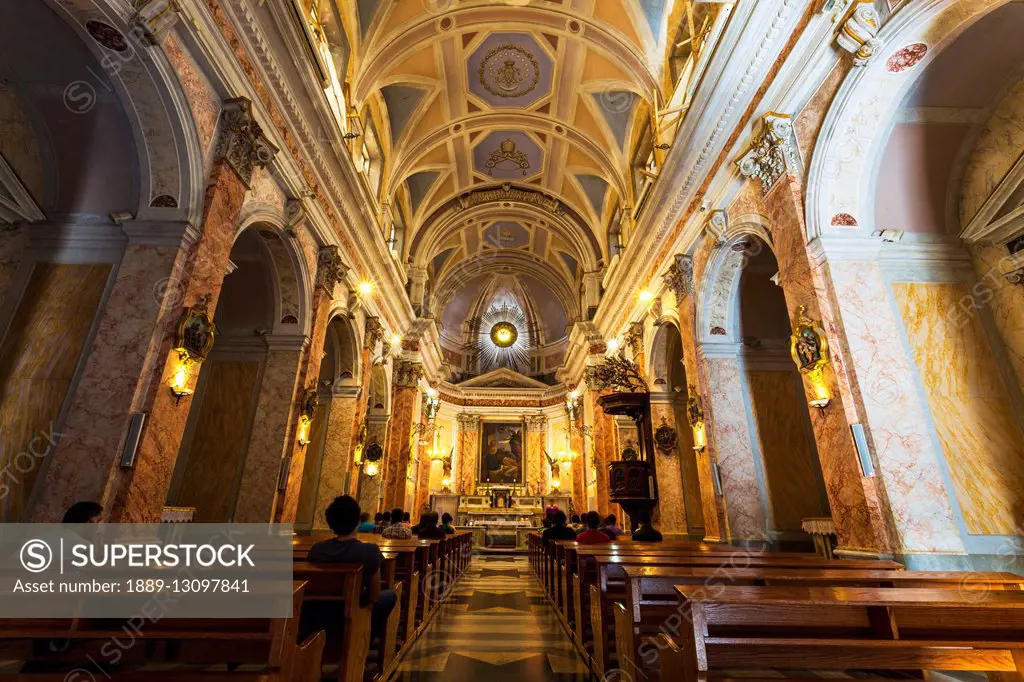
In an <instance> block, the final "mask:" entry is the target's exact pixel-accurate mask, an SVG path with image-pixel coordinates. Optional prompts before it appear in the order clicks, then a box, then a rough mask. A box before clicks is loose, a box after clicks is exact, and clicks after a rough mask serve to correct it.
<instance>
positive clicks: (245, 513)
mask: <svg viewBox="0 0 1024 682" xmlns="http://www.w3.org/2000/svg"><path fill="white" fill-rule="evenodd" d="M301 357H302V353H301V351H298V350H271V351H270V352H269V353H268V354H267V361H266V365H265V367H264V369H263V379H262V381H261V383H260V392H259V398H258V400H257V403H256V413H255V416H254V418H253V425H252V431H251V434H250V436H249V449H248V452H247V454H246V456H245V465H244V466H243V468H242V483H241V487H240V488H239V491H238V503H237V504H236V505H235V515H234V521H235V522H237V523H270V522H271V521H272V520H273V518H274V504H275V500H276V499H277V483H278V478H279V475H280V472H281V461H282V459H283V458H284V453H285V452H286V450H290V448H291V444H292V439H293V438H294V437H295V428H296V423H297V421H298V407H297V406H296V402H295V401H296V399H297V396H296V392H297V391H296V389H297V386H296V384H297V380H298V371H299V361H300V359H301Z"/></svg>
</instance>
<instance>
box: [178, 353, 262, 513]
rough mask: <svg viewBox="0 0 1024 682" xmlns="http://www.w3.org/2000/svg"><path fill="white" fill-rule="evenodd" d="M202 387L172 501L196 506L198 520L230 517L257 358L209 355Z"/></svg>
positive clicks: (242, 458)
mask: <svg viewBox="0 0 1024 682" xmlns="http://www.w3.org/2000/svg"><path fill="white" fill-rule="evenodd" d="M203 365H204V366H203V368H202V369H203V372H208V373H209V376H208V377H206V378H204V383H203V388H202V389H201V390H200V391H199V392H198V393H197V394H196V396H194V402H193V404H192V410H197V411H198V412H197V413H196V417H195V427H194V429H193V430H192V438H191V440H190V441H189V443H188V444H184V447H183V448H182V456H183V457H185V460H184V461H183V462H182V463H181V465H180V466H182V467H184V469H183V470H182V474H181V478H180V482H179V483H178V485H177V489H176V490H175V491H174V493H173V497H172V500H171V501H172V502H173V504H175V505H178V506H188V507H195V508H196V517H195V520H196V521H197V522H203V523H223V522H226V521H229V520H231V515H232V512H233V511H234V509H235V503H236V500H238V501H241V500H240V498H239V497H238V495H237V491H238V482H239V479H240V476H241V469H242V466H243V465H244V461H245V453H246V444H247V440H248V432H249V428H250V426H251V425H252V416H253V410H254V408H255V402H256V387H257V382H258V381H259V373H260V363H259V362H258V361H254V360H253V361H241V362H236V361H229V360H221V359H216V358H211V359H209V360H207V361H206V362H205V363H203Z"/></svg>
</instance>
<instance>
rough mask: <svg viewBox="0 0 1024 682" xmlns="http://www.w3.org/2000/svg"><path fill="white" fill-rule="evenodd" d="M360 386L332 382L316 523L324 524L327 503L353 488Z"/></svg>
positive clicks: (314, 520) (317, 494) (315, 525)
mask: <svg viewBox="0 0 1024 682" xmlns="http://www.w3.org/2000/svg"><path fill="white" fill-rule="evenodd" d="M358 391H359V389H358V388H357V387H353V386H332V387H331V393H332V395H331V404H330V411H329V412H328V411H326V410H325V415H324V417H325V418H326V419H327V433H326V435H325V437H324V446H323V454H322V455H321V456H320V475H319V477H318V479H317V484H316V504H315V506H314V512H313V527H314V528H320V527H323V523H324V521H323V518H324V511H325V510H326V509H327V505H329V504H330V503H331V501H332V500H334V498H335V497H338V496H339V495H346V494H348V491H349V472H350V470H351V461H352V459H351V452H352V449H353V448H354V441H355V440H356V434H355V433H353V431H352V423H353V422H352V417H353V414H354V413H355V411H356V405H357V403H358V401H359V395H358Z"/></svg>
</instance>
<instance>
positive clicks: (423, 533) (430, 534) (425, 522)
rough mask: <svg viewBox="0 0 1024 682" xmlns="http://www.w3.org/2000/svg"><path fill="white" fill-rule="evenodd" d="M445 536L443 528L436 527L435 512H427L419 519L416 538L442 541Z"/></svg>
mask: <svg viewBox="0 0 1024 682" xmlns="http://www.w3.org/2000/svg"><path fill="white" fill-rule="evenodd" d="M445 535H446V533H445V532H444V528H441V527H440V526H439V525H437V512H434V511H432V512H427V513H425V514H424V515H423V516H421V517H420V523H419V526H418V528H417V530H416V537H418V538H419V539H420V540H443V539H444V538H445Z"/></svg>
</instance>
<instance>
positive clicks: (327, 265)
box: [280, 246, 347, 523]
mask: <svg viewBox="0 0 1024 682" xmlns="http://www.w3.org/2000/svg"><path fill="white" fill-rule="evenodd" d="M346 272H347V268H346V267H345V265H344V263H343V262H342V260H341V257H340V256H339V255H338V247H336V246H327V247H324V248H322V249H321V250H320V254H319V257H318V261H317V269H316V285H315V287H314V289H313V305H312V315H313V318H312V325H311V332H310V341H309V348H308V350H307V352H306V354H305V356H304V358H303V363H302V367H301V369H300V372H299V381H298V388H299V390H298V391H297V394H296V396H297V397H300V399H301V395H302V394H303V393H304V392H305V390H307V389H310V388H312V389H313V390H319V386H318V378H319V376H320V364H321V362H322V360H323V354H324V343H325V342H326V340H327V327H328V325H329V324H330V322H331V320H330V316H331V302H332V300H333V298H334V290H335V287H336V286H337V285H338V284H339V283H340V281H341V279H342V278H343V277H344V276H345V274H346ZM326 407H327V406H321V407H320V409H319V410H317V414H315V415H314V416H313V419H314V420H317V419H328V418H329V415H327V414H325V412H327V410H326V409H324V408H326ZM298 413H299V410H298V409H294V410H293V412H292V419H293V420H294V421H295V423H297V421H298V418H299V414H298ZM286 451H290V454H291V459H290V461H289V462H288V484H287V487H286V489H285V492H284V499H283V500H282V502H281V512H280V521H281V522H282V523H293V522H294V521H295V513H296V510H297V509H298V505H299V495H300V493H301V492H302V482H303V480H309V477H307V476H305V475H304V472H305V470H306V466H307V464H308V465H309V466H318V465H319V463H307V461H306V454H307V447H306V446H303V445H301V444H299V442H298V439H297V438H296V439H293V440H292V441H291V445H290V446H289V448H287V450H286ZM323 454H324V453H322V454H321V460H320V461H323V459H322V457H323ZM313 480H315V479H313Z"/></svg>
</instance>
